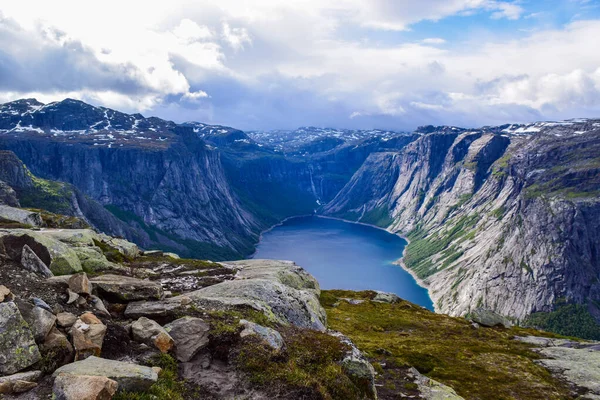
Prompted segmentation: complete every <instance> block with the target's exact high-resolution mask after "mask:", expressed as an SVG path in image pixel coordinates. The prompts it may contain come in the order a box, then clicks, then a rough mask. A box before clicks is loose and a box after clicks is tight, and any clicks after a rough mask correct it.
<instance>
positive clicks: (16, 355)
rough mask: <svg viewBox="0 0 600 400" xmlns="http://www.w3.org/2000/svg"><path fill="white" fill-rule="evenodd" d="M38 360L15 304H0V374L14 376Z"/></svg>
mask: <svg viewBox="0 0 600 400" xmlns="http://www.w3.org/2000/svg"><path fill="white" fill-rule="evenodd" d="M39 360H40V352H39V349H38V347H37V345H36V344H35V340H34V337H33V333H32V332H31V330H30V328H29V325H27V323H26V322H25V320H24V319H23V317H22V316H21V313H20V312H19V309H18V308H17V306H16V304H15V303H13V302H8V303H0V374H1V375H10V374H14V373H15V372H18V371H20V370H22V369H25V368H27V367H29V366H30V365H33V364H35V363H36V362H38V361H39Z"/></svg>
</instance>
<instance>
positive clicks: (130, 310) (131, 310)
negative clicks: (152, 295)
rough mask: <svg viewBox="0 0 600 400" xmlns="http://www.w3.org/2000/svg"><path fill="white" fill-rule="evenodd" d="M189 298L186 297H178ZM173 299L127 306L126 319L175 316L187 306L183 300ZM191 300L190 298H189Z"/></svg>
mask: <svg viewBox="0 0 600 400" xmlns="http://www.w3.org/2000/svg"><path fill="white" fill-rule="evenodd" d="M178 297H183V298H187V297H186V296H178ZM178 297H173V298H170V299H168V300H164V301H135V302H131V303H129V304H127V308H126V309H125V317H126V318H139V317H148V318H163V317H169V316H172V315H174V314H175V313H176V312H178V311H179V310H181V309H182V308H183V307H184V306H185V305H184V304H182V302H181V299H179V298H178ZM187 299H188V300H189V298H187Z"/></svg>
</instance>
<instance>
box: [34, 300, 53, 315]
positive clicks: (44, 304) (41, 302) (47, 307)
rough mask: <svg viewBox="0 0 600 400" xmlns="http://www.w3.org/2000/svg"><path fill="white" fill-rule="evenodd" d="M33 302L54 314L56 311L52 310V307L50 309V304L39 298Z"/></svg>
mask: <svg viewBox="0 0 600 400" xmlns="http://www.w3.org/2000/svg"><path fill="white" fill-rule="evenodd" d="M31 300H32V301H33V304H35V306H37V307H40V308H43V309H44V310H46V311H48V312H51V313H53V314H54V310H52V307H50V306H49V305H48V303H46V302H45V301H44V300H42V299H40V298H39V297H34V298H33V299H31Z"/></svg>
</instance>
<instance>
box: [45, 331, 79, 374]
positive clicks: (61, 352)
mask: <svg viewBox="0 0 600 400" xmlns="http://www.w3.org/2000/svg"><path fill="white" fill-rule="evenodd" d="M40 348H41V350H42V353H43V354H44V355H45V356H47V355H50V357H51V358H52V360H53V361H54V362H55V366H56V367H60V366H62V365H65V364H68V363H70V362H73V357H74V355H75V350H74V349H73V345H71V342H69V339H67V337H66V336H65V334H64V333H62V332H61V331H59V330H58V329H56V328H52V329H51V330H50V333H48V335H47V336H46V339H45V340H44V343H43V344H42V345H41V347H40Z"/></svg>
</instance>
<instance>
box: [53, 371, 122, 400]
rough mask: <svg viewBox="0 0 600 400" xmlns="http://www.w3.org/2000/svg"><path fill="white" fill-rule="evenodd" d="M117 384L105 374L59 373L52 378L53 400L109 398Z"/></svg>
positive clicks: (103, 399)
mask: <svg viewBox="0 0 600 400" xmlns="http://www.w3.org/2000/svg"><path fill="white" fill-rule="evenodd" d="M118 387H119V384H118V383H117V381H114V380H112V379H110V378H107V377H105V376H90V375H70V374H60V375H58V376H57V377H56V379H54V387H53V394H54V396H53V399H55V400H110V399H112V398H113V396H114V394H115V393H116V392H117V388H118Z"/></svg>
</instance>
